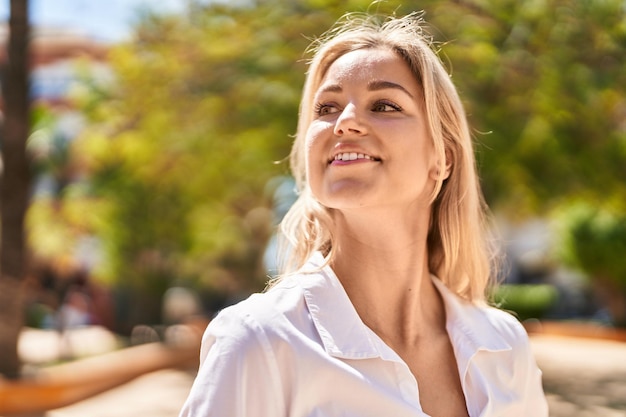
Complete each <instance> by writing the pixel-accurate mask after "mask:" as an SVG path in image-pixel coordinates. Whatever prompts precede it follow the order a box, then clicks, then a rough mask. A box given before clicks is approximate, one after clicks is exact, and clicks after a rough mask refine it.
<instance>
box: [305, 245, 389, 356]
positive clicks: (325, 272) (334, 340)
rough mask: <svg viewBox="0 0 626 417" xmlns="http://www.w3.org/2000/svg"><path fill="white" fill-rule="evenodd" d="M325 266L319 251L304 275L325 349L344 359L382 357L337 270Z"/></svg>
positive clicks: (306, 294)
mask: <svg viewBox="0 0 626 417" xmlns="http://www.w3.org/2000/svg"><path fill="white" fill-rule="evenodd" d="M325 263H326V260H325V259H324V257H323V255H322V254H321V253H319V252H316V253H315V254H314V255H313V256H312V257H311V259H310V260H309V262H308V263H307V264H306V265H305V266H304V267H303V268H302V270H301V272H303V273H304V274H306V275H305V276H304V277H303V278H302V279H301V280H300V285H301V286H302V288H303V290H304V299H305V300H306V304H307V307H308V309H309V313H310V314H311V319H312V320H313V324H314V325H315V327H316V329H317V332H318V333H319V335H320V338H321V339H322V343H323V345H324V349H326V351H327V352H328V353H329V354H330V355H332V356H336V357H340V358H344V359H366V358H375V357H379V356H381V354H380V352H379V350H378V349H377V346H376V345H377V344H376V343H375V341H374V340H373V338H372V334H371V330H369V328H368V327H367V326H366V325H365V324H364V323H363V321H362V320H361V318H360V317H359V315H358V313H357V312H356V310H355V309H354V306H353V305H352V302H351V301H350V299H349V298H348V294H346V291H345V290H344V288H343V286H342V285H341V282H339V279H338V278H337V276H336V275H335V273H334V271H333V270H332V269H331V268H330V266H329V265H324V264H325Z"/></svg>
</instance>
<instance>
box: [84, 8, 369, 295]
mask: <svg viewBox="0 0 626 417" xmlns="http://www.w3.org/2000/svg"><path fill="white" fill-rule="evenodd" d="M334 3H337V4H334ZM354 3H355V5H356V4H358V3H361V6H360V7H359V8H360V9H361V10H365V8H366V7H367V5H366V4H365V2H354ZM333 4H334V5H333ZM338 4H339V3H338V2H325V1H311V2H299V3H298V2H296V3H294V4H292V5H282V6H281V7H277V4H276V3H275V2H271V1H267V2H258V3H257V4H256V5H255V6H253V7H252V6H226V5H218V4H210V5H208V6H206V5H205V6H202V5H200V4H191V5H190V9H189V10H188V12H187V13H186V14H183V15H176V16H159V15H150V14H148V15H146V16H145V17H144V18H143V20H142V21H141V23H140V24H139V26H138V27H137V29H136V35H135V39H134V41H133V42H131V43H128V44H126V45H123V46H121V47H119V48H116V49H115V50H114V51H113V52H112V54H111V56H110V62H111V65H112V66H113V69H114V72H115V74H116V80H115V82H114V84H113V85H112V86H105V87H102V86H98V85H91V88H89V89H88V93H87V94H83V95H82V96H80V100H81V102H82V106H83V108H84V109H85V112H86V114H88V116H89V119H90V127H89V128H88V129H87V131H86V133H85V135H84V136H83V137H82V138H81V139H80V140H79V141H77V142H76V146H75V155H76V158H78V159H80V160H81V166H82V168H83V170H84V171H85V172H86V175H87V176H88V177H89V182H90V188H89V189H84V190H83V192H84V193H85V194H84V197H85V198H87V197H91V198H96V199H98V200H100V201H101V202H102V204H101V205H100V206H99V207H98V208H97V210H99V212H100V216H101V218H103V219H106V221H102V222H99V223H97V224H96V225H95V226H94V233H96V234H97V235H99V236H100V237H101V239H102V241H103V242H104V244H105V247H106V253H107V255H108V262H107V263H105V264H103V266H104V267H105V269H102V270H100V271H99V274H100V275H101V276H102V277H104V278H105V279H109V280H111V281H112V282H116V283H118V284H122V285H129V286H132V287H135V288H140V289H141V290H142V291H147V292H150V291H152V292H154V293H157V294H159V293H162V292H163V291H164V289H165V287H166V286H167V285H171V283H172V282H175V281H176V280H179V281H180V280H186V282H187V283H195V284H197V285H199V286H202V287H213V288H215V289H223V288H226V289H227V292H229V293H231V294H233V293H236V292H238V291H249V290H251V289H259V288H262V287H263V285H264V282H265V280H266V277H265V272H264V270H263V267H262V264H261V259H262V258H261V255H262V252H263V249H264V246H265V244H266V241H267V239H268V238H269V235H270V233H271V221H272V218H271V200H270V197H271V195H268V193H266V192H264V191H263V190H264V188H265V186H266V184H267V183H268V181H269V180H270V179H271V178H272V177H274V176H277V175H283V174H285V173H286V172H287V165H286V163H276V162H279V161H284V160H285V158H286V157H287V156H288V154H289V150H290V146H291V140H292V139H291V136H290V135H291V134H292V133H293V132H295V128H296V122H297V111H298V103H299V99H300V90H301V86H302V84H303V79H304V72H305V63H304V61H303V51H304V50H305V48H306V47H307V45H308V44H309V42H310V37H312V36H315V35H319V34H320V33H322V32H323V31H324V30H325V29H327V28H328V27H329V26H330V25H331V24H332V22H333V21H334V20H335V19H336V18H337V17H338V16H339V15H340V12H339V10H338Z"/></svg>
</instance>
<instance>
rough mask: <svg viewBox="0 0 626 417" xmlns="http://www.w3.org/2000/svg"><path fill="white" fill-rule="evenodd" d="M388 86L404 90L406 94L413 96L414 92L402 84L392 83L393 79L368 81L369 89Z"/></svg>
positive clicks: (382, 88)
mask: <svg viewBox="0 0 626 417" xmlns="http://www.w3.org/2000/svg"><path fill="white" fill-rule="evenodd" d="M388 88H393V89H395V90H400V91H404V93H405V94H407V95H408V96H409V97H411V98H413V94H411V93H409V90H407V89H406V88H404V87H402V86H401V85H400V84H396V83H392V82H391V81H384V80H374V81H370V82H369V83H367V89H368V90H369V91H377V90H386V89H388Z"/></svg>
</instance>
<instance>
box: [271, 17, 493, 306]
mask: <svg viewBox="0 0 626 417" xmlns="http://www.w3.org/2000/svg"><path fill="white" fill-rule="evenodd" d="M422 15H423V14H422V13H412V14H410V15H407V16H404V17H399V18H397V17H386V18H380V17H377V16H370V15H361V14H348V15H345V16H344V17H343V18H342V19H340V20H339V21H338V22H337V24H336V25H335V26H334V27H333V28H331V29H330V30H329V31H328V32H326V33H325V34H324V35H322V37H321V38H319V39H318V40H316V41H315V42H313V44H312V45H311V47H310V52H313V53H314V56H313V58H312V60H311V62H310V64H309V68H308V71H307V78H306V82H305V85H304V91H303V94H302V100H301V102H300V113H299V120H298V130H297V133H296V137H295V140H294V143H293V148H292V152H291V156H290V162H291V169H292V173H293V175H294V177H295V180H296V184H297V187H298V191H299V196H298V199H297V201H296V202H295V204H294V205H293V206H292V207H291V209H290V210H289V212H288V213H287V214H286V216H285V218H284V219H283V221H282V223H281V233H282V238H283V239H286V241H287V242H288V245H289V247H290V249H289V250H286V251H284V253H287V256H286V259H284V260H283V264H282V270H281V272H282V273H283V274H287V273H291V272H294V271H295V270H297V269H298V268H300V267H301V266H302V265H304V263H305V262H306V261H307V259H308V258H309V257H310V256H311V255H312V254H313V252H315V251H322V253H324V255H327V256H328V258H329V259H331V258H332V257H333V256H334V252H333V248H334V246H333V234H332V230H333V227H332V225H333V222H332V219H331V216H330V215H329V212H328V209H327V208H325V207H324V206H322V205H321V204H320V203H318V202H317V201H316V200H315V198H314V197H313V196H312V194H311V190H310V188H309V185H308V183H307V178H306V168H305V151H306V150H305V137H306V133H307V130H308V128H309V125H310V123H311V121H312V118H313V114H314V111H313V108H312V107H313V105H314V103H313V100H314V95H315V92H316V90H317V89H318V88H319V86H320V83H321V82H322V79H323V77H324V75H325V74H326V71H327V70H328V68H329V67H330V65H331V64H332V63H333V62H334V61H335V60H336V59H337V58H339V57H340V56H342V55H344V54H346V53H348V52H351V51H355V50H360V49H371V48H386V49H389V50H392V51H394V52H395V53H397V54H398V55H399V56H400V57H401V58H402V59H404V60H405V61H406V63H407V64H408V65H409V67H410V69H411V71H412V72H413V74H414V76H415V78H416V79H417V80H418V82H419V83H420V85H421V87H422V90H423V101H424V102H423V103H422V104H423V108H424V109H425V114H426V118H427V120H428V126H429V129H430V132H429V133H430V137H431V138H432V141H433V145H434V149H435V152H436V153H437V156H438V158H439V160H442V161H446V162H447V163H448V164H451V172H450V175H449V177H448V178H447V179H446V178H444V173H443V172H442V173H441V174H440V177H439V179H438V180H437V185H436V187H435V190H434V193H433V196H432V214H431V221H430V227H429V232H428V238H427V240H428V241H427V245H428V255H429V256H428V258H429V261H428V262H429V269H430V272H431V273H433V274H435V275H436V276H438V277H439V278H440V279H441V280H442V281H443V282H444V284H445V285H447V286H448V288H450V289H451V290H452V291H454V292H455V293H457V294H458V295H459V296H461V297H463V298H466V299H468V300H472V301H483V300H484V299H485V288H486V286H487V284H488V282H489V278H490V269H491V268H490V255H489V250H488V247H487V244H486V233H485V229H486V228H485V222H484V218H485V211H486V207H485V205H484V202H483V198H482V193H481V191H480V187H479V183H478V176H477V173H476V167H475V161H474V154H473V148H472V142H471V137H470V133H469V128H468V125H467V120H466V116H465V111H464V109H463V105H462V104H461V100H460V99H459V96H458V94H457V91H456V88H455V87H454V85H453V83H452V81H451V79H450V76H449V75H448V73H447V71H446V70H445V68H444V67H443V65H442V63H441V61H440V60H439V58H438V56H437V53H436V52H435V51H434V49H433V46H432V41H431V39H430V38H429V37H428V36H427V35H426V34H425V31H424V29H423V26H424V21H423V18H422ZM442 171H443V170H442Z"/></svg>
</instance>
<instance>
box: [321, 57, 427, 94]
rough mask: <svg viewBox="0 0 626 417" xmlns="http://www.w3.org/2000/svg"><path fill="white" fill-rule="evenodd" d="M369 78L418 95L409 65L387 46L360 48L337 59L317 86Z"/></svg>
mask: <svg viewBox="0 0 626 417" xmlns="http://www.w3.org/2000/svg"><path fill="white" fill-rule="evenodd" d="M372 81H392V82H395V83H398V84H400V85H402V86H403V87H404V88H405V89H407V90H408V91H410V92H411V93H413V94H414V97H417V96H418V95H419V92H420V91H421V88H420V85H419V83H418V81H417V79H416V77H415V75H414V74H413V72H412V71H411V69H410V68H409V65H408V64H407V63H406V62H405V61H404V59H402V58H401V57H400V56H399V55H398V54H396V53H395V52H393V51H391V50H388V49H380V48H379V49H359V50H356V51H351V52H348V53H346V54H344V55H342V56H340V57H339V58H337V59H336V60H335V61H334V62H333V63H332V64H331V65H330V66H329V68H328V70H327V71H326V74H325V75H324V77H323V78H322V82H321V84H320V88H323V87H324V86H327V85H329V84H331V85H338V86H340V87H343V86H347V85H352V84H359V85H367V84H368V83H370V82H372Z"/></svg>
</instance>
